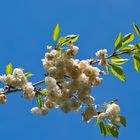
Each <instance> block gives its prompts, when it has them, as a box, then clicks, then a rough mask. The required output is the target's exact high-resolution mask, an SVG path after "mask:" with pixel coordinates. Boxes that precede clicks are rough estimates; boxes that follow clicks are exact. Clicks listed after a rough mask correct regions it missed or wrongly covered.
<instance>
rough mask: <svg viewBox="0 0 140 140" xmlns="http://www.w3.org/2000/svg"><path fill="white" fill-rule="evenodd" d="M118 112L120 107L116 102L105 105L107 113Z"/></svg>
mask: <svg viewBox="0 0 140 140" xmlns="http://www.w3.org/2000/svg"><path fill="white" fill-rule="evenodd" d="M119 112H120V107H119V106H118V105H117V104H110V105H108V107H107V110H106V113H107V114H114V115H115V114H118V113H119Z"/></svg>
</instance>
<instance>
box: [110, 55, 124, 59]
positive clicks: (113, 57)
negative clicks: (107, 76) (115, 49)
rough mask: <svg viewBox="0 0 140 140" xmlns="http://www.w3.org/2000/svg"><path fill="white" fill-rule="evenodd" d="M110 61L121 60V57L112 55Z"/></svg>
mask: <svg viewBox="0 0 140 140" xmlns="http://www.w3.org/2000/svg"><path fill="white" fill-rule="evenodd" d="M111 59H112V60H113V59H122V57H121V56H119V55H114V56H112V57H111Z"/></svg>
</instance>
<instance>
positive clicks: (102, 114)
mask: <svg viewBox="0 0 140 140" xmlns="http://www.w3.org/2000/svg"><path fill="white" fill-rule="evenodd" d="M106 117H107V114H106V113H105V112H102V113H100V114H99V115H98V119H99V120H104V119H106Z"/></svg>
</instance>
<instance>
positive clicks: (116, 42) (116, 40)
mask: <svg viewBox="0 0 140 140" xmlns="http://www.w3.org/2000/svg"><path fill="white" fill-rule="evenodd" d="M120 40H121V33H119V34H118V35H117V37H116V39H115V41H114V46H115V47H117V46H118V44H119V42H120Z"/></svg>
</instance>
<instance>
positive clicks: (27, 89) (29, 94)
mask: <svg viewBox="0 0 140 140" xmlns="http://www.w3.org/2000/svg"><path fill="white" fill-rule="evenodd" d="M22 89H23V91H24V94H23V96H24V97H25V98H26V99H32V98H34V96H35V91H34V86H33V85H32V83H31V82H28V83H26V84H25V85H23V86H22Z"/></svg>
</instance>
